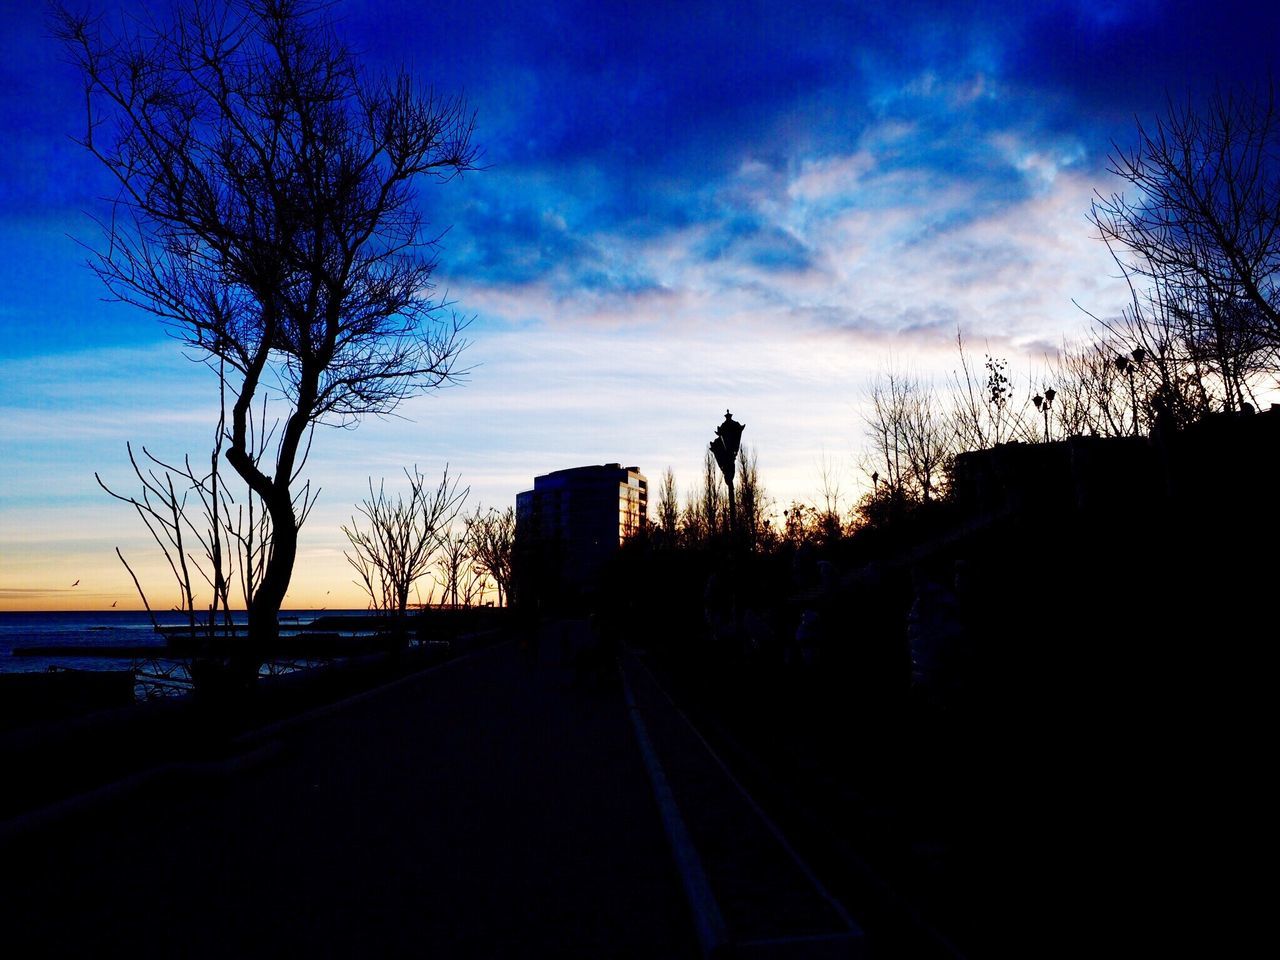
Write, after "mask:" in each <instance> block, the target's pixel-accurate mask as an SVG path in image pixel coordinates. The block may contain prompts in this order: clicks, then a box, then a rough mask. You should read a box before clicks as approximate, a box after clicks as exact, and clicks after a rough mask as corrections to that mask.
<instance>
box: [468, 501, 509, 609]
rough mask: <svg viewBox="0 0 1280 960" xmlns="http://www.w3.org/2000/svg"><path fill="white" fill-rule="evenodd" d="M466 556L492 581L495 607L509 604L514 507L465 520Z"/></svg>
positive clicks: (477, 508) (477, 513)
mask: <svg viewBox="0 0 1280 960" xmlns="http://www.w3.org/2000/svg"><path fill="white" fill-rule="evenodd" d="M466 528H467V534H468V537H469V538H470V544H469V552H470V554H471V558H472V559H473V560H474V561H475V566H476V568H477V569H478V570H480V571H481V572H482V574H483V575H484V576H486V577H489V578H490V579H492V580H493V583H494V585H495V586H496V587H497V590H498V606H502V605H503V603H504V601H505V602H507V603H510V602H511V578H512V563H511V558H512V553H513V551H514V548H515V539H516V511H515V508H514V507H507V509H506V510H498V509H497V508H496V507H490V508H489V509H488V510H483V511H482V510H481V509H480V508H479V507H476V512H475V514H474V515H472V516H471V517H469V518H467V522H466Z"/></svg>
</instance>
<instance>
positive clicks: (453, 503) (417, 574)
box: [342, 465, 471, 616]
mask: <svg viewBox="0 0 1280 960" xmlns="http://www.w3.org/2000/svg"><path fill="white" fill-rule="evenodd" d="M404 475H405V479H407V480H408V481H409V494H408V497H405V495H404V494H399V493H398V494H396V495H395V497H394V498H393V497H392V496H391V495H389V494H388V493H387V491H386V482H385V481H382V482H380V483H379V484H378V489H377V490H376V491H375V490H374V489H373V480H372V479H370V480H369V496H368V498H367V499H366V500H364V501H362V502H361V503H360V504H359V505H358V506H357V507H356V512H357V513H358V514H359V515H360V516H361V517H363V520H359V519H357V518H356V517H354V516H353V517H352V518H351V526H346V525H344V526H343V527H342V532H343V533H344V534H346V536H347V540H348V541H350V543H351V552H350V553H345V554H344V555H345V556H346V558H347V562H348V563H349V564H351V566H352V568H353V569H354V570H355V571H356V574H357V575H358V577H359V579H358V580H357V581H356V583H357V585H358V586H359V587H360V588H361V589H363V590H364V592H365V593H367V594H368V595H369V601H370V603H372V605H373V606H374V608H375V609H378V610H385V611H387V612H389V613H395V614H397V615H399V616H404V613H405V610H406V609H407V608H408V606H409V594H410V592H411V591H412V590H413V585H414V584H415V583H416V582H417V581H418V580H420V579H421V578H422V577H424V576H425V575H426V574H427V572H428V571H429V570H430V569H431V563H432V560H433V559H434V558H435V555H436V552H437V551H438V550H439V549H440V541H441V538H442V537H443V535H444V531H445V530H447V529H448V528H449V525H450V524H451V523H453V519H454V517H456V516H457V515H458V511H459V510H461V509H462V505H463V504H464V503H465V502H466V499H467V496H468V494H469V493H470V492H471V488H470V487H463V488H462V489H461V490H459V489H458V483H459V481H458V478H457V477H450V476H449V467H448V466H447V465H446V466H445V468H444V472H443V473H442V474H441V476H440V482H439V483H438V484H436V486H435V487H434V488H432V487H429V486H428V485H427V478H426V477H424V476H423V475H422V473H421V472H420V471H419V470H418V468H417V467H416V466H415V467H414V468H413V472H412V473H410V472H409V471H408V470H405V472H404Z"/></svg>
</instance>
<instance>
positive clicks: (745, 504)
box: [737, 446, 770, 550]
mask: <svg viewBox="0 0 1280 960" xmlns="http://www.w3.org/2000/svg"><path fill="white" fill-rule="evenodd" d="M737 474H738V531H739V537H740V538H741V541H742V544H743V546H745V547H746V548H747V549H748V550H757V549H759V548H761V547H767V546H769V532H770V531H769V520H768V512H769V507H768V496H767V494H766V493H765V490H764V487H763V486H761V484H760V466H759V458H758V457H757V455H756V451H755V449H754V448H751V449H748V448H747V447H746V446H742V447H739V448H738V470H737Z"/></svg>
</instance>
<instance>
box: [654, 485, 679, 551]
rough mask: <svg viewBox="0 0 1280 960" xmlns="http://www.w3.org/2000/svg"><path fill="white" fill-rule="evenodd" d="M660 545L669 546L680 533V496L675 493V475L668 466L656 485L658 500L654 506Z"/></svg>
mask: <svg viewBox="0 0 1280 960" xmlns="http://www.w3.org/2000/svg"><path fill="white" fill-rule="evenodd" d="M655 512H656V513H657V518H658V530H659V531H660V532H661V536H662V545H663V546H665V547H667V548H671V547H674V546H675V545H676V542H677V539H678V537H679V535H680V498H679V495H678V494H677V493H676V475H675V473H674V472H672V470H671V468H670V467H667V469H666V470H664V471H663V473H662V481H661V483H659V485H658V502H657V506H656V507H655Z"/></svg>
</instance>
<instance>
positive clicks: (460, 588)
mask: <svg viewBox="0 0 1280 960" xmlns="http://www.w3.org/2000/svg"><path fill="white" fill-rule="evenodd" d="M470 564H471V538H470V537H468V536H467V531H466V530H465V529H458V530H454V529H450V530H448V531H447V532H446V533H445V534H444V536H443V537H442V538H441V540H440V559H439V561H438V562H437V563H436V574H435V577H436V583H438V584H439V585H440V588H441V590H443V591H444V593H443V600H444V602H447V603H448V604H449V605H450V606H452V607H454V608H455V609H456V608H458V607H460V606H464V605H465V606H470V605H471V603H470V600H471V587H470V586H469V580H470V579H471V578H470Z"/></svg>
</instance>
